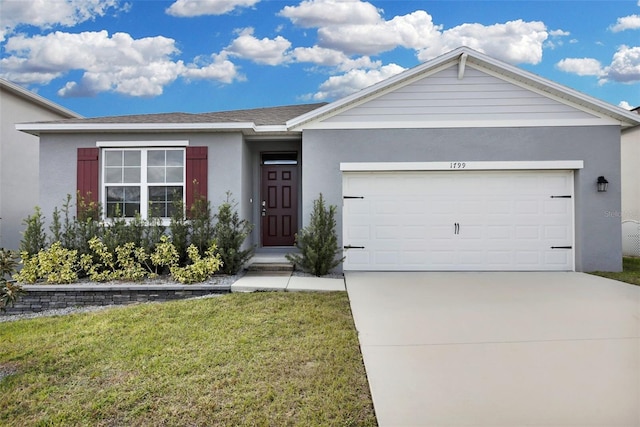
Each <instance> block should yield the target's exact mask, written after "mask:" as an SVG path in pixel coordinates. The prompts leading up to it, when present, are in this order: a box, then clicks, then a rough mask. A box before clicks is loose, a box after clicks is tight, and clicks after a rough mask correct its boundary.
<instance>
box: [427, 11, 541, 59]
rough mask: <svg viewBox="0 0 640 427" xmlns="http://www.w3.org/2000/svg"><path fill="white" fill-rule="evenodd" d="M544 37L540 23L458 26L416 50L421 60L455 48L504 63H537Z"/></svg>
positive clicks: (510, 22) (520, 21)
mask: <svg viewBox="0 0 640 427" xmlns="http://www.w3.org/2000/svg"><path fill="white" fill-rule="evenodd" d="M548 35H549V34H548V33H547V30H546V27H545V25H544V23H542V22H538V21H532V22H525V21H523V20H521V19H519V20H517V21H509V22H507V23H504V24H495V25H489V26H485V25H482V24H462V25H459V26H457V27H454V28H451V29H449V30H446V31H444V32H443V33H442V35H441V37H440V38H439V39H438V41H437V43H434V44H431V45H429V46H425V48H424V49H422V50H420V52H419V53H418V58H419V59H420V60H422V61H425V60H428V59H431V58H434V57H436V56H438V55H441V54H443V53H446V52H448V51H450V50H453V49H455V48H457V47H459V46H468V47H470V48H472V49H475V50H477V51H479V52H483V53H485V54H487V55H489V56H492V57H494V58H497V59H501V60H503V61H505V62H509V63H515V64H521V63H527V64H538V63H539V62H540V61H541V60H542V47H543V44H544V42H545V40H546V39H547V37H548Z"/></svg>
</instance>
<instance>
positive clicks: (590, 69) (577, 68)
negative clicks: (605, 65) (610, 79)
mask: <svg viewBox="0 0 640 427" xmlns="http://www.w3.org/2000/svg"><path fill="white" fill-rule="evenodd" d="M556 68H558V69H559V70H561V71H564V72H566V73H573V74H577V75H579V76H599V75H601V74H602V64H601V63H600V61H598V60H597V59H593V58H566V59H563V60H562V61H560V62H558V63H557V64H556Z"/></svg>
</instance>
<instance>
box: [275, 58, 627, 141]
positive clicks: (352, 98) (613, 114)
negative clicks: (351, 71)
mask: <svg viewBox="0 0 640 427" xmlns="http://www.w3.org/2000/svg"><path fill="white" fill-rule="evenodd" d="M456 65H457V67H458V79H459V80H462V79H463V78H464V73H465V67H473V68H476V69H479V70H481V71H483V72H485V73H487V74H490V75H493V76H495V77H497V78H499V79H502V80H505V81H508V82H510V83H512V84H514V85H516V86H519V87H521V88H524V89H528V90H530V91H533V92H536V93H538V94H540V95H542V96H546V97H548V98H552V99H554V100H555V101H557V102H558V103H562V104H566V105H568V106H570V107H573V108H575V109H576V110H581V111H584V112H586V113H589V114H591V115H593V116H594V117H595V118H596V119H598V118H599V119H601V120H599V121H597V120H596V121H592V123H593V124H595V123H597V124H602V123H603V120H602V119H604V121H608V122H610V123H612V124H613V123H615V124H620V126H621V127H622V128H623V129H624V128H629V127H634V126H638V125H640V118H639V117H638V115H637V114H635V113H633V112H630V111H627V110H625V109H623V108H620V107H616V106H614V105H611V104H609V103H607V102H604V101H601V100H599V99H596V98H593V97H590V96H588V95H585V94H583V93H581V92H578V91H576V90H573V89H570V88H568V87H566V86H563V85H560V84H558V83H555V82H553V81H551V80H547V79H545V78H542V77H540V76H538V75H535V74H533V73H530V72H527V71H525V70H522V69H520V68H518V67H515V66H513V65H510V64H507V63H504V62H502V61H499V60H497V59H494V58H491V57H489V56H487V55H484V54H482V53H480V52H477V51H475V50H473V49H471V48H468V47H464V46H463V47H460V48H458V49H455V50H453V51H451V52H448V53H446V54H444V55H441V56H439V57H437V58H435V59H433V60H431V61H428V62H425V63H423V64H421V65H418V66H417V67H414V68H412V69H409V70H406V71H404V72H402V73H400V74H397V75H395V76H393V77H391V78H389V79H386V80H384V81H381V82H379V83H377V84H374V85H372V86H370V87H368V88H366V89H363V90H361V91H359V92H356V93H354V94H352V95H349V96H346V97H344V98H342V99H339V100H337V101H335V102H332V103H330V104H327V105H325V106H323V107H320V108H317V109H315V110H313V111H310V112H308V113H306V114H303V115H301V116H299V117H296V118H294V119H292V120H289V121H288V122H287V127H288V128H289V129H291V130H303V129H305V128H313V127H316V128H317V127H322V122H323V121H324V120H327V119H330V118H332V117H335V116H337V115H338V114H341V113H344V112H346V111H348V110H350V109H353V108H355V107H357V106H359V105H362V104H364V103H366V102H369V101H371V100H374V99H376V98H379V97H381V96H382V95H384V94H387V93H389V92H392V91H394V90H397V89H399V88H401V87H403V86H406V85H409V84H411V83H412V82H416V81H418V80H421V79H424V78H426V77H429V76H431V75H433V74H435V73H437V72H439V71H442V70H444V69H447V68H450V67H452V66H456ZM559 123H560V122H559ZM377 125H378V126H380V127H384V126H386V124H384V123H378V124H377ZM421 125H424V126H428V125H429V123H427V122H425V123H423V124H421ZM457 125H459V126H465V125H467V126H476V125H477V123H476V122H474V123H467V124H465V123H464V121H461V122H460V123H458V124H457ZM491 125H495V123H493V122H492V123H491ZM504 125H505V126H506V125H509V123H508V122H505V124H504Z"/></svg>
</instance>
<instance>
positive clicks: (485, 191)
mask: <svg viewBox="0 0 640 427" xmlns="http://www.w3.org/2000/svg"><path fill="white" fill-rule="evenodd" d="M343 196H344V204H343V243H344V246H345V252H344V253H345V256H346V259H345V263H344V269H345V270H381V271H384V270H436V271H437V270H440V271H448V270H467V271H482V270H516V271H532V270H573V268H574V261H573V260H574V256H573V172H572V171H565V170H555V171H540V170H537V171H455V172H449V171H438V172H344V173H343Z"/></svg>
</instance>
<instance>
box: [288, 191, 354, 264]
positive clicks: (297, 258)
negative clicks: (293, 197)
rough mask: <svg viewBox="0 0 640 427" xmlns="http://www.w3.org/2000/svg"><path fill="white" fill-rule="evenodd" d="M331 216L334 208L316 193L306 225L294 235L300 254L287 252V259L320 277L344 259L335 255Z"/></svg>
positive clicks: (335, 247) (334, 211) (333, 227)
mask: <svg viewBox="0 0 640 427" xmlns="http://www.w3.org/2000/svg"><path fill="white" fill-rule="evenodd" d="M335 216H336V207H335V206H333V205H331V206H329V207H326V206H325V202H324V199H323V197H322V193H320V197H319V198H318V199H316V200H314V202H313V212H311V217H310V221H309V225H308V226H307V227H305V228H303V229H302V230H300V231H299V232H298V233H297V234H296V247H297V248H298V249H300V253H299V254H287V256H286V257H287V259H288V260H289V261H291V262H293V263H294V264H296V265H297V266H299V267H300V268H302V270H304V271H306V272H308V273H311V274H313V275H315V276H324V275H325V274H327V273H329V272H330V271H331V270H332V269H334V268H335V267H337V266H338V265H340V263H341V262H342V261H343V260H344V258H337V256H338V254H339V253H340V247H339V246H338V236H337V235H336V220H335Z"/></svg>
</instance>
